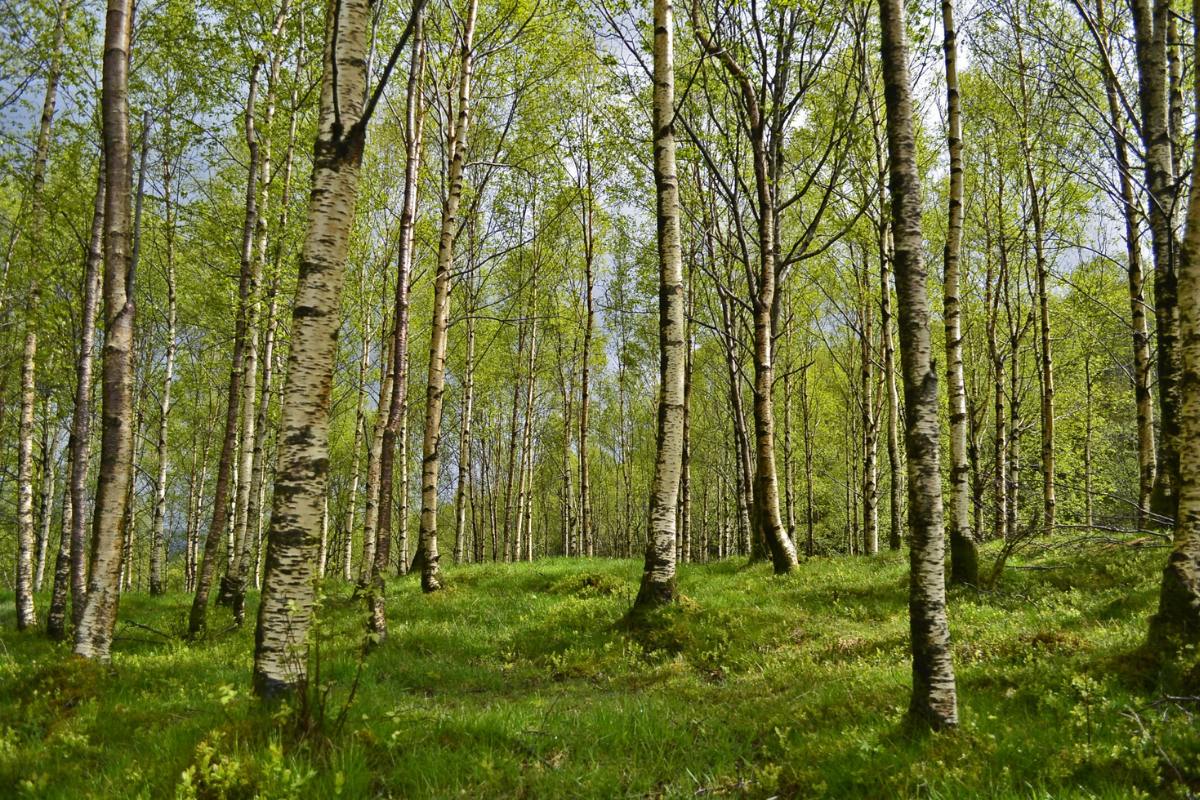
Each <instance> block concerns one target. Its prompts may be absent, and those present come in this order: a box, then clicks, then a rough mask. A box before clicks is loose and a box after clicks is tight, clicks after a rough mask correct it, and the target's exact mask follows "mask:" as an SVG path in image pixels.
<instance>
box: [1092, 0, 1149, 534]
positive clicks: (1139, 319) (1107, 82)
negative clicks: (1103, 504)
mask: <svg viewBox="0 0 1200 800" xmlns="http://www.w3.org/2000/svg"><path fill="white" fill-rule="evenodd" d="M1080 10H1081V13H1082V6H1080ZM1089 27H1091V28H1092V34H1093V36H1094V37H1095V39H1096V45H1097V47H1099V48H1100V49H1101V51H1102V55H1103V59H1102V60H1103V62H1104V64H1105V65H1106V68H1105V70H1104V93H1105V96H1106V99H1107V100H1108V117H1109V118H1108V122H1109V125H1110V126H1111V129H1112V132H1113V149H1114V153H1115V155H1116V162H1117V177H1118V179H1119V181H1120V190H1121V213H1122V215H1123V216H1124V219H1125V251H1126V256H1127V258H1128V260H1129V266H1128V269H1127V272H1128V276H1129V311H1130V325H1131V327H1132V328H1133V394H1134V402H1135V403H1136V405H1137V437H1138V529H1139V530H1140V529H1141V528H1142V527H1143V526H1144V525H1145V524H1146V514H1147V513H1148V512H1149V510H1150V500H1151V495H1152V494H1153V492H1154V474H1155V464H1154V458H1155V445H1154V399H1153V397H1152V394H1151V390H1150V385H1151V382H1152V377H1151V374H1150V364H1151V361H1150V334H1149V331H1148V329H1147V326H1146V296H1145V289H1144V284H1145V277H1144V271H1143V268H1142V248H1141V243H1140V241H1139V227H1140V226H1139V222H1138V208H1137V201H1136V200H1135V199H1134V187H1133V173H1132V168H1131V167H1130V164H1129V141H1128V139H1127V138H1126V136H1125V115H1124V113H1123V112H1122V109H1121V103H1120V98H1119V95H1118V85H1117V78H1116V76H1115V75H1114V74H1113V70H1112V69H1111V68H1110V67H1109V66H1108V65H1109V64H1110V63H1111V59H1110V56H1109V52H1110V51H1109V46H1108V41H1107V39H1106V35H1107V32H1108V25H1107V23H1106V22H1105V10H1104V0H1096V19H1095V25H1094V26H1089Z"/></svg>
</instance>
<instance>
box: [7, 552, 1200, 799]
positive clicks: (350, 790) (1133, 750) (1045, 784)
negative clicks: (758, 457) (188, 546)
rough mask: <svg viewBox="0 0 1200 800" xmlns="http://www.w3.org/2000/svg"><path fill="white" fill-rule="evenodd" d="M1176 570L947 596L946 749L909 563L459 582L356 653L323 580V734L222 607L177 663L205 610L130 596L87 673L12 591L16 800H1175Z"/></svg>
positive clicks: (616, 571) (339, 588)
mask: <svg viewBox="0 0 1200 800" xmlns="http://www.w3.org/2000/svg"><path fill="white" fill-rule="evenodd" d="M985 556H986V557H989V558H990V557H992V554H991V553H990V550H988V549H985ZM1163 559H1164V554H1163V551H1162V550H1153V551H1149V552H1147V551H1138V550H1130V549H1111V550H1106V551H1100V552H1091V553H1087V554H1085V555H1061V554H1054V555H1049V556H1043V557H1042V558H1040V559H1038V560H1036V561H1027V562H1024V563H1018V564H1015V565H1014V566H1015V567H1017V568H1010V569H1009V570H1008V571H1007V572H1006V573H1005V574H1004V576H1003V577H1002V579H1001V580H1000V582H999V584H998V586H997V589H996V591H994V592H991V593H985V592H980V591H976V590H974V589H970V588H955V589H953V590H952V591H951V592H950V599H949V613H950V620H951V627H952V635H953V640H954V652H955V666H956V668H957V672H958V681H959V700H960V713H961V719H962V725H961V727H960V728H959V729H958V730H957V731H952V732H947V733H927V732H921V731H915V730H912V729H910V728H909V727H908V726H907V725H906V724H905V721H904V711H905V708H906V704H907V701H908V693H909V687H910V685H911V677H910V667H909V662H908V660H907V653H906V648H907V633H908V626H907V581H908V577H907V572H908V571H907V560H906V557H905V555H904V554H894V553H885V554H881V555H880V556H878V557H874V558H855V559H845V558H835V559H821V560H813V561H811V562H809V563H806V564H802V565H801V567H800V569H799V571H798V572H797V574H795V575H793V576H789V577H784V578H776V577H773V576H772V575H771V572H770V569H769V568H768V567H767V566H765V565H755V566H747V565H746V564H745V562H744V561H740V560H738V561H729V562H724V563H720V564H712V565H708V566H698V565H687V566H684V567H683V569H682V570H681V573H680V578H679V589H680V592H681V593H682V595H683V598H684V599H683V600H682V601H681V602H680V603H679V604H678V605H677V606H675V607H672V608H668V609H665V610H662V611H657V612H654V613H653V614H651V615H650V616H649V617H647V618H645V619H643V620H642V621H641V624H639V625H637V626H633V627H631V626H630V625H628V624H627V623H626V621H625V619H624V617H625V614H626V612H627V610H628V609H629V606H630V604H631V602H632V600H633V595H634V592H635V590H636V586H637V579H638V576H639V573H640V566H639V565H638V564H636V563H634V562H631V561H606V560H599V559H594V560H561V559H559V560H549V561H539V562H536V563H533V564H520V565H512V566H503V565H479V566H476V565H467V566H461V567H455V566H448V567H447V568H446V570H445V572H446V577H447V586H448V588H447V589H446V590H445V591H443V592H441V593H438V594H436V595H433V596H428V597H426V596H423V595H422V594H421V593H420V588H419V583H418V582H417V580H416V579H415V578H405V579H398V580H395V581H393V582H392V583H391V584H390V585H389V598H388V618H389V624H390V626H391V628H390V635H389V636H388V637H387V639H386V640H385V641H384V642H383V644H382V645H380V646H378V647H375V648H373V649H371V650H370V651H369V653H368V654H367V655H366V656H365V657H363V656H362V653H363V652H364V651H363V642H364V633H363V622H364V619H365V614H364V610H363V608H362V603H361V601H357V600H352V599H351V591H350V588H349V587H347V586H345V585H343V584H341V583H340V582H331V583H329V584H327V585H326V587H325V589H324V593H325V599H324V602H323V606H322V611H321V618H322V621H321V625H320V631H319V638H320V664H319V668H320V680H319V685H318V686H315V687H313V691H312V693H313V695H314V696H315V697H316V698H317V700H316V702H315V703H314V704H313V705H312V706H310V708H309V710H308V713H307V715H302V714H301V713H300V712H299V711H298V710H297V709H293V708H290V707H287V706H284V707H267V706H264V705H263V704H261V703H260V702H258V701H257V700H254V699H252V698H251V697H250V696H249V693H248V685H249V676H250V667H251V660H252V653H253V643H254V631H253V626H252V625H251V626H249V627H247V628H245V629H240V630H227V628H228V627H229V614H228V612H227V611H226V610H224V609H220V608H217V609H215V610H214V611H213V615H212V616H213V619H212V622H211V630H212V632H213V633H212V635H210V637H209V638H207V639H205V640H203V641H200V642H198V643H192V644H186V643H184V642H182V641H181V640H180V638H179V634H180V633H181V632H182V631H183V629H184V627H185V622H186V616H187V609H188V606H189V604H190V597H188V596H185V595H183V594H181V593H176V594H171V595H169V596H167V597H164V598H150V597H147V596H145V595H140V594H134V595H130V596H127V597H125V598H124V599H123V600H122V602H121V614H120V619H121V621H120V623H119V624H118V630H119V639H118V641H117V642H116V644H115V647H114V657H113V663H112V666H111V667H97V666H94V665H90V664H84V663H80V662H78V661H76V660H75V659H73V658H71V657H70V649H69V647H68V646H66V645H55V644H52V643H50V642H48V641H47V640H46V639H45V637H44V636H43V635H42V634H41V633H29V634H16V633H13V626H14V615H13V609H12V595H11V594H8V595H0V600H2V602H3V610H2V611H0V626H2V627H0V630H2V631H3V633H2V634H0V641H2V642H3V645H4V648H3V650H0V795H4V796H28V797H131V798H132V797H144V798H225V799H226V800H238V799H240V798H247V800H248V799H249V798H262V800H267V799H268V798H326V797H347V798H360V797H361V798H374V797H395V798H416V797H489V798H490V797H546V798H584V797H595V798H614V797H714V796H727V797H750V798H768V797H781V798H783V797H803V798H808V797H829V798H847V797H863V798H875V797H879V798H892V797H928V798H947V797H980V798H996V797H1021V798H1026V797H1028V798H1035V797H1036V798H1043V797H1053V798H1064V797H1102V798H1117V797H1122V798H1123V797H1132V796H1139V795H1149V796H1180V797H1185V796H1189V793H1190V792H1192V791H1194V790H1197V789H1200V728H1198V727H1197V725H1196V723H1195V721H1194V720H1193V717H1192V714H1200V704H1197V703H1195V702H1192V701H1189V700H1176V701H1171V700H1164V698H1167V697H1169V696H1173V697H1180V696H1188V697H1192V696H1194V695H1196V694H1200V685H1197V684H1200V680H1198V679H1197V677H1196V674H1197V670H1196V669H1195V668H1194V665H1195V662H1196V658H1195V655H1194V652H1193V651H1185V652H1182V653H1180V654H1178V656H1177V657H1176V658H1174V659H1170V660H1168V662H1167V664H1166V666H1162V665H1155V664H1153V663H1151V662H1149V661H1148V660H1147V659H1145V658H1142V657H1140V656H1139V655H1138V653H1139V646H1140V644H1141V642H1142V639H1143V637H1144V632H1145V628H1146V619H1147V616H1148V615H1149V614H1150V613H1151V612H1152V610H1153V606H1154V603H1155V599H1156V596H1157V582H1158V576H1159V570H1160V568H1161V564H1162V562H1163ZM1020 567H1052V568H1049V569H1021V568H1020ZM48 599H49V598H48V596H39V611H40V612H43V615H44V610H45V604H46V603H47V602H48ZM256 603H257V596H254V597H252V605H253V604H256ZM248 618H249V619H250V620H253V619H254V608H253V607H252V608H251V610H250V614H249V615H248ZM132 623H138V625H141V626H145V627H138V626H135V625H133V624H132ZM148 629H153V630H148ZM360 662H361V663H360ZM356 676H359V679H358V681H357V687H356V689H355V691H354V697H353V701H352V702H351V703H350V704H349V706H348V707H347V705H346V704H347V701H348V699H349V698H350V694H351V687H352V686H354V685H355V679H356ZM302 716H304V717H306V720H307V727H303V728H302V727H301V725H300V722H299V720H300V718H301V717H302Z"/></svg>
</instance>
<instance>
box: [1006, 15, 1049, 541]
mask: <svg viewBox="0 0 1200 800" xmlns="http://www.w3.org/2000/svg"><path fill="white" fill-rule="evenodd" d="M1016 41H1017V59H1018V68H1019V71H1020V72H1019V77H1020V85H1021V106H1022V113H1021V135H1022V138H1021V151H1022V155H1023V156H1024V159H1025V179H1026V182H1027V184H1028V189H1029V213H1030V216H1032V217H1033V249H1034V263H1035V265H1036V292H1037V302H1038V310H1039V313H1040V316H1039V323H1040V324H1039V327H1038V332H1039V334H1040V336H1039V340H1038V345H1039V346H1038V368H1039V370H1038V377H1039V381H1040V383H1041V390H1042V391H1041V433H1042V451H1041V455H1042V530H1043V531H1044V533H1045V534H1046V535H1047V536H1050V535H1053V534H1054V526H1055V522H1056V519H1057V516H1058V510H1057V509H1058V499H1057V492H1056V491H1055V466H1054V455H1055V454H1054V358H1053V350H1052V347H1051V343H1050V295H1049V287H1048V285H1047V284H1048V282H1049V276H1050V268H1049V265H1048V263H1047V259H1046V233H1045V219H1044V216H1043V213H1042V195H1041V189H1040V188H1039V186H1038V179H1037V175H1036V173H1035V170H1034V158H1033V143H1032V138H1031V136H1032V134H1031V133H1030V130H1029V123H1030V120H1029V116H1030V113H1031V112H1030V110H1029V91H1028V88H1027V85H1026V77H1025V73H1026V71H1027V70H1026V65H1025V55H1024V49H1023V48H1022V45H1021V42H1022V41H1023V40H1022V38H1021V36H1020V35H1018V36H1017V37H1016Z"/></svg>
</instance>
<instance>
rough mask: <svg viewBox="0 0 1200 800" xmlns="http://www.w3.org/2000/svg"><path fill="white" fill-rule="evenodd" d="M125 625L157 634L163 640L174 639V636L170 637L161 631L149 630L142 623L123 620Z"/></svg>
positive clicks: (147, 626) (149, 628) (148, 627)
mask: <svg viewBox="0 0 1200 800" xmlns="http://www.w3.org/2000/svg"><path fill="white" fill-rule="evenodd" d="M125 624H126V625H132V626H133V627H135V628H141V629H142V630H144V631H150V632H151V633H157V634H158V635H159V636H161V637H163V638H164V639H174V638H175V637H174V636H172V635H171V634H169V633H163V632H162V631H157V630H155V629H154V628H151V627H150V626H149V625H143V624H142V623H140V622H134V621H133V620H131V619H127V620H125Z"/></svg>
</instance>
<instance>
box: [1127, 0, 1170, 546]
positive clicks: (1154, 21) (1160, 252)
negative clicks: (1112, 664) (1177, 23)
mask: <svg viewBox="0 0 1200 800" xmlns="http://www.w3.org/2000/svg"><path fill="white" fill-rule="evenodd" d="M1130 9H1131V10H1132V12H1133V14H1132V16H1133V27H1134V45H1135V51H1136V55H1137V65H1138V100H1139V105H1140V110H1141V117H1142V118H1141V132H1142V148H1143V157H1144V159H1145V168H1146V177H1145V187H1146V194H1147V201H1148V213H1147V217H1148V219H1149V221H1150V234H1151V242H1152V252H1153V256H1154V322H1155V328H1156V334H1157V355H1158V406H1159V422H1160V426H1161V427H1160V438H1159V443H1158V453H1157V457H1158V465H1157V468H1156V470H1155V480H1154V492H1153V496H1152V498H1151V502H1150V505H1151V512H1152V513H1153V514H1154V515H1155V516H1156V518H1158V520H1159V521H1160V522H1166V523H1167V524H1170V523H1169V520H1173V519H1174V517H1175V511H1174V508H1175V494H1176V487H1177V484H1178V482H1179V448H1180V443H1181V441H1180V419H1179V414H1180V388H1179V381H1180V376H1179V371H1180V368H1181V363H1180V359H1179V348H1180V343H1179V335H1180V333H1179V324H1180V316H1179V315H1180V309H1179V303H1178V298H1177V288H1176V261H1177V259H1178V254H1179V249H1180V246H1179V237H1178V234H1177V232H1176V223H1175V207H1176V202H1177V199H1178V187H1177V183H1176V177H1175V161H1176V159H1175V152H1174V151H1175V148H1174V146H1173V144H1172V141H1171V130H1170V119H1169V118H1170V111H1169V108H1170V104H1169V99H1168V93H1169V92H1168V74H1167V73H1168V64H1167V61H1168V58H1167V49H1168V48H1167V39H1168V29H1169V27H1170V19H1171V15H1172V10H1171V2H1170V0H1130Z"/></svg>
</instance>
